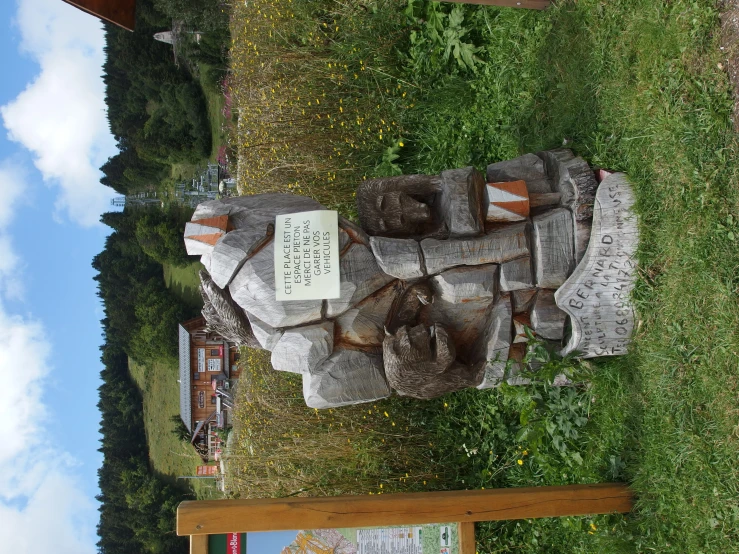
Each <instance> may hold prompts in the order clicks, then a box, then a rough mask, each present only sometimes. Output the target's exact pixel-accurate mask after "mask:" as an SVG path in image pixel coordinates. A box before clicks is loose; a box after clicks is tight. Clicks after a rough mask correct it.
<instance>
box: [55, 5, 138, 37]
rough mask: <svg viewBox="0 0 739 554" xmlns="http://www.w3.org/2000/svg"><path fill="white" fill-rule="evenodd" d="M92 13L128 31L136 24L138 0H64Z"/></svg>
mask: <svg viewBox="0 0 739 554" xmlns="http://www.w3.org/2000/svg"><path fill="white" fill-rule="evenodd" d="M64 1H65V2H66V3H67V4H71V5H72V6H74V7H76V8H79V9H81V10H82V11H83V12H87V13H89V14H90V15H94V16H95V17H99V18H100V19H102V20H104V21H107V22H109V23H114V24H115V25H118V26H119V27H123V28H124V29H126V30H128V31H133V30H134V27H135V26H136V0H64Z"/></svg>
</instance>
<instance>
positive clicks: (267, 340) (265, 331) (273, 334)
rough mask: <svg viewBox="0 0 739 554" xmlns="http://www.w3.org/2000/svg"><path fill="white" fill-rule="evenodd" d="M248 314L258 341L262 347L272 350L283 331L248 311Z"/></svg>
mask: <svg viewBox="0 0 739 554" xmlns="http://www.w3.org/2000/svg"><path fill="white" fill-rule="evenodd" d="M246 316H247V317H248V318H249V323H250V324H251V330H252V332H253V333H254V337H255V338H256V339H257V342H258V343H259V344H260V345H261V347H262V348H264V349H265V350H269V351H270V352H271V351H272V350H273V349H274V347H275V345H276V344H277V341H279V340H280V338H281V337H282V331H281V330H280V329H275V328H274V327H271V326H270V325H267V324H266V323H265V322H264V321H262V320H261V319H259V318H258V317H257V316H255V315H254V314H250V313H249V312H246Z"/></svg>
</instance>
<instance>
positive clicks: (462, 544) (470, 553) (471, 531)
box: [457, 521, 477, 554]
mask: <svg viewBox="0 0 739 554" xmlns="http://www.w3.org/2000/svg"><path fill="white" fill-rule="evenodd" d="M457 532H458V534H459V554H477V541H476V540H475V524H474V523H472V522H471V521H465V522H463V523H460V524H459V527H458V531H457Z"/></svg>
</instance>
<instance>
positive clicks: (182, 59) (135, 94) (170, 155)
mask: <svg viewBox="0 0 739 554" xmlns="http://www.w3.org/2000/svg"><path fill="white" fill-rule="evenodd" d="M196 5H197V6H199V7H197V6H196ZM216 8H217V9H216ZM173 19H176V20H177V21H178V22H180V23H181V24H182V25H183V29H185V30H188V29H189V30H198V31H204V32H203V33H202V39H201V41H200V43H199V44H195V42H194V41H192V40H188V39H187V36H184V38H183V39H182V41H180V43H179V44H178V62H179V63H178V64H175V63H174V62H175V60H174V55H173V49H172V46H170V45H169V44H165V43H162V42H158V41H155V40H154V39H153V38H152V37H153V35H154V33H157V32H159V31H165V30H170V29H171V28H172V25H173ZM183 34H184V33H183ZM228 40H229V34H228V21H227V19H226V15H225V14H224V13H223V11H222V10H221V9H220V6H219V5H218V3H217V2H215V1H213V0H208V1H200V0H198V1H189V0H139V1H138V2H137V3H136V31H135V32H133V33H131V32H129V31H125V30H123V29H120V28H118V27H115V26H112V25H108V26H106V46H105V52H106V61H105V64H104V66H103V80H104V82H105V94H106V103H107V105H108V120H109V123H110V130H111V133H112V134H113V136H114V137H115V139H116V141H117V145H118V149H119V153H118V154H116V155H115V156H113V157H111V158H110V159H109V160H108V161H107V162H106V163H105V164H104V165H103V166H102V167H101V170H102V172H103V174H104V177H103V179H102V183H103V184H104V185H107V186H109V187H111V188H113V189H114V190H116V191H117V192H118V193H120V194H129V193H132V192H137V191H140V190H142V189H144V188H146V187H147V186H150V185H152V184H156V183H158V182H159V181H161V179H162V178H163V177H165V176H166V175H167V174H168V172H169V169H170V168H171V165H172V164H173V163H179V162H197V161H199V160H202V159H203V158H206V157H208V156H209V154H210V149H211V144H212V136H211V126H210V123H209V121H208V112H207V108H206V100H205V96H204V93H203V89H202V86H201V84H200V80H199V78H198V76H197V75H196V73H198V72H199V71H200V65H199V64H202V65H203V67H204V69H205V70H206V71H207V76H208V81H209V82H210V84H211V85H212V86H213V87H216V86H217V81H218V80H219V77H220V76H222V74H223V71H224V68H225V65H226V62H225V48H226V45H227V44H228ZM213 81H216V82H213Z"/></svg>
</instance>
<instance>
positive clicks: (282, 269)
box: [275, 210, 341, 301]
mask: <svg viewBox="0 0 739 554" xmlns="http://www.w3.org/2000/svg"><path fill="white" fill-rule="evenodd" d="M275 292H276V298H277V300H279V301H285V300H322V299H325V298H339V295H340V292H341V291H340V286H339V215H338V213H337V212H335V211H329V210H317V211H313V212H301V213H296V214H287V215H278V216H277V220H276V222H275Z"/></svg>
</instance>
